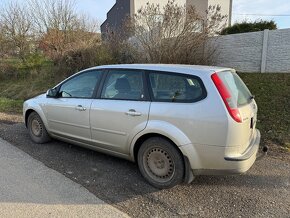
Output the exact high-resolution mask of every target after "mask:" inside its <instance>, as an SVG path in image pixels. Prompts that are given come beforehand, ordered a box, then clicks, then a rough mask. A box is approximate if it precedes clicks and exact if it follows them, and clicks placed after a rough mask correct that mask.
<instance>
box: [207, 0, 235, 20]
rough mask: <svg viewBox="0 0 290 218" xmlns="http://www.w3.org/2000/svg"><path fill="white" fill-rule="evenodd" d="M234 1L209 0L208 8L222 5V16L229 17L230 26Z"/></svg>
mask: <svg viewBox="0 0 290 218" xmlns="http://www.w3.org/2000/svg"><path fill="white" fill-rule="evenodd" d="M231 2H232V0H208V6H210V5H211V6H214V5H220V6H221V14H222V15H227V19H228V25H230V20H231V13H232V11H231V10H232V9H231V8H232V5H231Z"/></svg>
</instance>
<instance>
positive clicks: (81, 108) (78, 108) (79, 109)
mask: <svg viewBox="0 0 290 218" xmlns="http://www.w3.org/2000/svg"><path fill="white" fill-rule="evenodd" d="M75 109H76V110H78V111H85V110H87V109H86V108H85V107H83V106H82V105H78V106H76V107H75Z"/></svg>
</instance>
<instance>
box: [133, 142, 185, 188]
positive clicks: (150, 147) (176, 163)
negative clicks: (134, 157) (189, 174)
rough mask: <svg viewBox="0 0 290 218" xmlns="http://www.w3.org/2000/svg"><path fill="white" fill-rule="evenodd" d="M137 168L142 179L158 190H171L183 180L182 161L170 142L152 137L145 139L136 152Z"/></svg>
mask: <svg viewBox="0 0 290 218" xmlns="http://www.w3.org/2000/svg"><path fill="white" fill-rule="evenodd" d="M138 166H139V170H140V172H141V174H142V175H143V177H144V178H145V179H146V180H147V181H148V182H149V183H150V184H151V185H152V186H154V187H156V188H159V189H164V188H171V187H173V186H175V185H177V184H180V183H181V182H182V181H183V178H184V170H185V169H184V161H183V158H182V155H181V154H180V152H179V150H178V149H177V148H176V147H175V145H173V144H172V143H171V142H170V141H168V140H166V139H164V138H161V137H154V138H149V139H147V140H146V141H145V142H144V143H143V144H142V145H141V147H140V149H139V151H138Z"/></svg>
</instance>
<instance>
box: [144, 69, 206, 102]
mask: <svg viewBox="0 0 290 218" xmlns="http://www.w3.org/2000/svg"><path fill="white" fill-rule="evenodd" d="M149 80H150V87H151V94H152V97H153V100H154V101H161V102H196V101H199V100H201V99H203V98H205V97H206V91H205V88H204V86H203V83H202V81H201V80H200V79H199V78H198V77H194V76H190V75H184V74H175V73H166V72H151V73H150V74H149Z"/></svg>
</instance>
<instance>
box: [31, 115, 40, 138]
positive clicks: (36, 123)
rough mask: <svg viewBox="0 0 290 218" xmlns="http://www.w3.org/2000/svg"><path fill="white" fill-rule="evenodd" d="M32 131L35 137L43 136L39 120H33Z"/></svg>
mask: <svg viewBox="0 0 290 218" xmlns="http://www.w3.org/2000/svg"><path fill="white" fill-rule="evenodd" d="M31 131H32V133H33V135H35V136H41V133H42V126H41V123H40V122H39V120H37V119H34V120H32V122H31Z"/></svg>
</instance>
